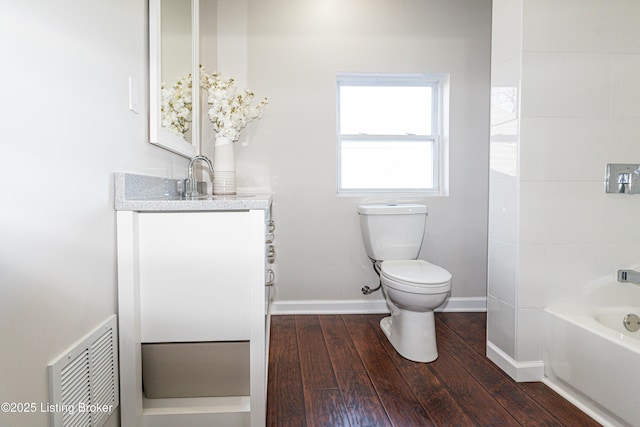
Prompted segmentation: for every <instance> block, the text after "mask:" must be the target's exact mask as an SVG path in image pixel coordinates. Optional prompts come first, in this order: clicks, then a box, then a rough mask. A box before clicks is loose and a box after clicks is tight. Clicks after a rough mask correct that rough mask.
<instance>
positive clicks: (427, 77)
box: [336, 73, 449, 196]
mask: <svg viewBox="0 0 640 427" xmlns="http://www.w3.org/2000/svg"><path fill="white" fill-rule="evenodd" d="M336 77H337V78H336V80H337V85H336V139H337V190H338V194H339V195H347V196H366V195H371V194H372V193H375V194H390V195H393V194H398V193H400V194H406V193H415V194H419V195H425V196H446V195H448V91H449V75H448V74H435V73H428V74H382V73H339V74H337V76H336ZM343 86H384V87H389V86H398V87H400V86H425V87H431V88H432V94H433V95H432V103H433V104H432V108H431V112H432V117H431V127H432V129H431V135H408V134H405V135H370V134H357V135H353V134H341V133H340V88H341V87H343ZM375 140H384V141H389V140H392V141H432V144H433V158H432V160H433V187H432V188H420V189H416V188H343V187H342V177H341V172H342V159H341V153H342V149H341V147H342V142H343V141H375Z"/></svg>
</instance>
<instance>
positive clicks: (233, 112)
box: [200, 67, 269, 141]
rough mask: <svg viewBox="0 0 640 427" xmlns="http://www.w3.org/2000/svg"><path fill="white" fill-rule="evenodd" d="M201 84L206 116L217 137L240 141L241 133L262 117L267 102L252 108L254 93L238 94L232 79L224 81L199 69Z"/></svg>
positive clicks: (245, 91)
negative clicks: (204, 95)
mask: <svg viewBox="0 0 640 427" xmlns="http://www.w3.org/2000/svg"><path fill="white" fill-rule="evenodd" d="M200 85H201V87H202V89H204V90H205V91H206V92H207V104H209V110H208V111H207V114H208V116H209V120H210V121H211V123H212V124H213V130H214V131H216V133H217V134H218V135H219V136H225V137H227V138H229V139H231V140H232V141H237V140H238V139H239V138H240V131H241V130H242V129H244V127H245V126H246V125H247V124H249V123H250V122H252V121H253V120H255V119H259V118H260V117H262V110H263V109H264V107H265V105H267V103H268V102H269V101H268V100H267V98H264V99H263V100H262V101H260V102H259V103H258V104H257V105H256V106H253V105H251V103H252V101H253V97H254V94H253V92H251V91H250V90H249V89H245V90H244V91H240V90H238V89H237V87H236V86H235V83H234V80H233V79H228V80H225V79H223V78H222V77H221V76H220V74H218V73H215V72H214V73H213V74H207V73H206V72H205V71H204V68H202V67H200Z"/></svg>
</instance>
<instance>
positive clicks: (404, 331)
mask: <svg viewBox="0 0 640 427" xmlns="http://www.w3.org/2000/svg"><path fill="white" fill-rule="evenodd" d="M395 311H396V310H394V312H395ZM380 328H381V329H382V332H384V334H385V335H386V336H387V339H388V340H389V342H390V343H391V345H392V346H393V348H395V349H396V351H397V352H398V354H400V356H402V357H404V358H405V359H409V360H411V361H414V362H421V363H428V362H433V361H434V360H436V359H437V358H438V347H437V345H436V327H435V318H434V315H433V311H423V312H416V311H407V310H397V312H395V313H393V314H392V315H391V316H388V317H385V318H384V319H382V320H381V321H380Z"/></svg>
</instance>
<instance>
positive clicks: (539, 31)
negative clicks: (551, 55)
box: [522, 0, 555, 51]
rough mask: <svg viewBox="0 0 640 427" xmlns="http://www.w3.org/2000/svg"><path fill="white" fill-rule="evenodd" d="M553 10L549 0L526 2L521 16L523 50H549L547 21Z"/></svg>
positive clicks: (528, 0) (530, 0) (529, 0)
mask: <svg viewBox="0 0 640 427" xmlns="http://www.w3.org/2000/svg"><path fill="white" fill-rule="evenodd" d="M554 9H555V3H554V4H553V5H552V4H551V2H550V0H527V2H526V3H525V5H524V7H523V10H524V12H523V16H522V21H523V22H522V32H523V34H522V45H523V48H524V50H529V51H548V50H549V20H550V17H551V16H552V14H553V10H554Z"/></svg>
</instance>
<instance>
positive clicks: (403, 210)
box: [358, 204, 451, 363]
mask: <svg viewBox="0 0 640 427" xmlns="http://www.w3.org/2000/svg"><path fill="white" fill-rule="evenodd" d="M358 213H359V214H360V224H361V230H362V237H363V242H364V245H365V249H366V251H367V255H368V256H369V258H370V259H371V260H373V261H374V262H375V263H376V264H377V265H378V266H379V273H380V282H381V285H382V292H383V294H384V297H385V300H386V303H387V307H388V308H389V311H390V312H391V315H390V316H388V317H385V318H384V319H382V320H381V321H380V327H381V329H382V331H383V332H384V334H385V336H386V337H387V339H388V340H389V342H390V343H391V345H392V346H393V347H394V348H395V349H396V351H397V352H398V354H400V355H401V356H403V357H404V358H406V359H409V360H412V361H415V362H425V363H426V362H432V361H434V360H435V359H436V358H437V357H438V350H437V344H436V333H435V321H434V315H433V310H434V309H435V308H437V307H439V306H440V305H442V304H443V303H444V302H445V301H446V299H447V297H448V296H449V293H450V291H451V273H449V272H448V271H447V270H445V269H444V268H442V267H440V266H437V265H435V264H432V263H430V262H427V261H425V260H419V259H417V257H418V254H419V252H420V248H421V246H422V240H423V237H424V228H425V222H426V216H427V207H426V206H424V205H419V204H390V205H360V206H359V207H358Z"/></svg>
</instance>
